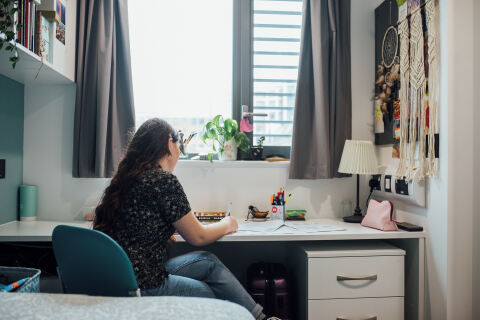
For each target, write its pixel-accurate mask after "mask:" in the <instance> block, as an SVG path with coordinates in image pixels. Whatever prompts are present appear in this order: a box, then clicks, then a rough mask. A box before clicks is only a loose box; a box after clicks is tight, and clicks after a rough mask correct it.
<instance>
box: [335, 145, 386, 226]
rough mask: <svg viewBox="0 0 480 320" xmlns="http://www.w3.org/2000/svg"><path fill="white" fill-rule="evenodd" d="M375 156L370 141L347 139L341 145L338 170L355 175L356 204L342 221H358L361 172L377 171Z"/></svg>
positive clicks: (360, 219)
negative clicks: (352, 211)
mask: <svg viewBox="0 0 480 320" xmlns="http://www.w3.org/2000/svg"><path fill="white" fill-rule="evenodd" d="M377 167H378V165H377V158H376V157H375V150H374V148H373V144H372V142H371V141H358V140H347V141H345V146H344V147H343V153H342V159H341V160H340V166H339V168H338V172H340V173H349V174H356V175H357V206H356V207H355V211H354V213H353V215H352V216H349V217H344V218H343V221H345V222H353V223H360V222H362V219H363V215H362V210H361V209H360V205H359V204H358V198H359V190H360V175H361V174H376V173H377Z"/></svg>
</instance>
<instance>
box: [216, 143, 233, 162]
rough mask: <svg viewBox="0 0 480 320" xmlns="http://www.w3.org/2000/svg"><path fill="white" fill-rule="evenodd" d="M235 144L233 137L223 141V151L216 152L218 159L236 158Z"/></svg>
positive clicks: (228, 159) (229, 159) (231, 159)
mask: <svg viewBox="0 0 480 320" xmlns="http://www.w3.org/2000/svg"><path fill="white" fill-rule="evenodd" d="M237 152H238V150H237V144H236V143H235V140H234V139H230V140H228V141H227V142H225V146H224V148H223V153H222V152H219V153H218V160H221V161H236V160H237Z"/></svg>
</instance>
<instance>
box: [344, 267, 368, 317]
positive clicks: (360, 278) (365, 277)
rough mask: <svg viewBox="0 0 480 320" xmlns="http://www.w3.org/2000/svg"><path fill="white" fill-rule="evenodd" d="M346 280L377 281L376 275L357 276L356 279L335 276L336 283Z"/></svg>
mask: <svg viewBox="0 0 480 320" xmlns="http://www.w3.org/2000/svg"><path fill="white" fill-rule="evenodd" d="M346 280H377V275H376V274H371V275H368V276H357V277H350V276H342V275H337V281H346ZM368 319H370V318H368Z"/></svg>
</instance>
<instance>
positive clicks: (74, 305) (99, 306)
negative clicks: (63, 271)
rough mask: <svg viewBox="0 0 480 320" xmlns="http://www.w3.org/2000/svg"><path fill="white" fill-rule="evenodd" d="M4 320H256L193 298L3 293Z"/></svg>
mask: <svg viewBox="0 0 480 320" xmlns="http://www.w3.org/2000/svg"><path fill="white" fill-rule="evenodd" d="M0 318H1V319H52V320H56V319H67V318H68V320H77V319H78V320H79V319H82V320H84V319H89V320H100V319H102V320H103V319H116V320H123V319H142V320H149V319H160V320H163V319H168V320H171V319H175V320H187V319H188V320H191V319H201V320H207V319H219V320H223V319H224V320H227V319H228V320H230V319H238V320H252V319H253V316H252V315H251V314H250V312H248V311H247V309H245V308H244V307H242V306H240V305H238V304H235V303H232V302H228V301H224V300H217V299H207V298H192V297H138V298H137V297H135V298H120V297H94V296H86V295H77V294H49V293H6V292H5V293H0Z"/></svg>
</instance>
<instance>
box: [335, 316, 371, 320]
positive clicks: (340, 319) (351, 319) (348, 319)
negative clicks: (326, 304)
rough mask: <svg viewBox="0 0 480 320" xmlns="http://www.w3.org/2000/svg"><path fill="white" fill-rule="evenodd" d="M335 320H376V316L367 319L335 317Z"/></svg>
mask: <svg viewBox="0 0 480 320" xmlns="http://www.w3.org/2000/svg"><path fill="white" fill-rule="evenodd" d="M337 320H377V316H371V317H367V318H344V317H337Z"/></svg>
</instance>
